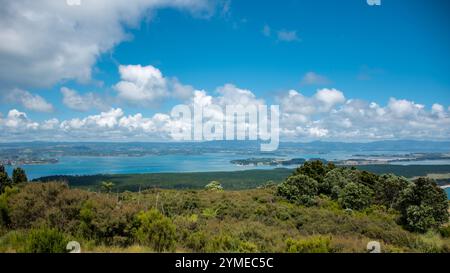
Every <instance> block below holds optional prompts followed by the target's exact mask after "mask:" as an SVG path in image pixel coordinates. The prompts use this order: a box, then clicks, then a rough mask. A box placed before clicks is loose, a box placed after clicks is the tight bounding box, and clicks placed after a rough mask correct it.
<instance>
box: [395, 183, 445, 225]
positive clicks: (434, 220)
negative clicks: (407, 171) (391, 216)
mask: <svg viewBox="0 0 450 273" xmlns="http://www.w3.org/2000/svg"><path fill="white" fill-rule="evenodd" d="M411 206H414V207H413V208H410V207H411ZM395 207H396V209H397V210H398V211H400V213H401V221H402V222H403V224H405V225H406V227H407V228H408V229H411V230H415V231H421V232H425V231H426V230H424V229H425V228H432V227H433V228H437V227H439V226H440V225H442V224H445V223H447V221H448V200H447V194H446V193H445V191H444V190H443V189H441V188H439V187H438V186H437V185H436V183H435V182H434V181H433V180H431V179H429V178H419V179H417V180H415V181H413V183H409V185H408V186H407V187H406V188H405V189H404V190H403V191H402V192H401V194H400V196H399V198H398V201H397V204H396V205H395Z"/></svg>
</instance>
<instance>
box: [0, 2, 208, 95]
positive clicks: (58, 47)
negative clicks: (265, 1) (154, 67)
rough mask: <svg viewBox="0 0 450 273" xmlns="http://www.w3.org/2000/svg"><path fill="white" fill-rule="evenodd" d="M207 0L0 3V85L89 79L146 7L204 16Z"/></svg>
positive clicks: (147, 10) (145, 14)
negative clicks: (94, 67)
mask: <svg viewBox="0 0 450 273" xmlns="http://www.w3.org/2000/svg"><path fill="white" fill-rule="evenodd" d="M215 4H216V3H215V1H207V0H134V1H123V0H83V1H82V4H81V5H80V6H68V5H67V4H66V1H63V0H61V1H55V0H41V1H29V0H15V1H6V0H2V1H0V5H1V7H2V8H1V11H0V41H2V42H1V43H0V83H1V84H2V86H4V87H5V88H14V87H20V88H27V87H48V86H51V85H53V84H55V83H57V82H59V81H61V80H64V79H77V80H79V81H83V82H85V81H89V80H90V79H91V74H92V66H93V65H94V64H95V62H96V60H97V58H98V57H99V56H100V54H102V53H105V52H108V51H109V50H111V49H112V48H113V47H114V46H115V45H117V44H119V43H120V42H122V41H124V40H126V39H130V35H129V34H127V33H126V31H125V28H124V27H125V26H126V27H136V26H138V23H139V22H140V21H141V19H142V18H143V17H149V16H150V15H151V12H152V11H155V10H156V9H159V8H165V7H171V8H177V9H183V10H188V11H190V12H192V13H195V14H205V13H207V14H210V13H212V11H213V10H214V8H215ZM3 91H4V90H3Z"/></svg>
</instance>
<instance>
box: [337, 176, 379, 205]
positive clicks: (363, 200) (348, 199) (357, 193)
mask: <svg viewBox="0 0 450 273" xmlns="http://www.w3.org/2000/svg"><path fill="white" fill-rule="evenodd" d="M371 199H372V191H371V190H370V189H369V188H368V187H366V186H364V185H363V184H357V183H353V182H350V183H348V184H347V185H345V187H344V188H343V189H342V191H340V193H339V199H338V202H339V204H340V205H341V206H342V207H343V208H346V209H355V210H362V209H364V208H367V207H368V206H370V203H371Z"/></svg>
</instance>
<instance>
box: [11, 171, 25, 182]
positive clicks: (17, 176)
mask: <svg viewBox="0 0 450 273" xmlns="http://www.w3.org/2000/svg"><path fill="white" fill-rule="evenodd" d="M12 182H13V184H20V183H25V182H28V178H27V175H26V174H25V171H24V170H23V169H22V168H15V169H14V171H13V175H12Z"/></svg>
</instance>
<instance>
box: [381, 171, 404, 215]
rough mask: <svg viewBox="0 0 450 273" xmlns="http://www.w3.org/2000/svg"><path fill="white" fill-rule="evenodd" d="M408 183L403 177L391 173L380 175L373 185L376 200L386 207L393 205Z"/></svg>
mask: <svg viewBox="0 0 450 273" xmlns="http://www.w3.org/2000/svg"><path fill="white" fill-rule="evenodd" d="M408 184H409V181H408V180H407V179H406V178H404V177H400V176H396V175H393V174H385V175H382V176H381V177H380V179H379V180H378V182H377V183H376V185H375V200H376V202H377V203H378V204H381V205H385V206H386V207H388V208H391V207H393V206H394V205H395V204H396V203H397V202H398V199H399V197H400V193H401V192H402V191H403V190H404V189H406V187H407V186H408Z"/></svg>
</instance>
